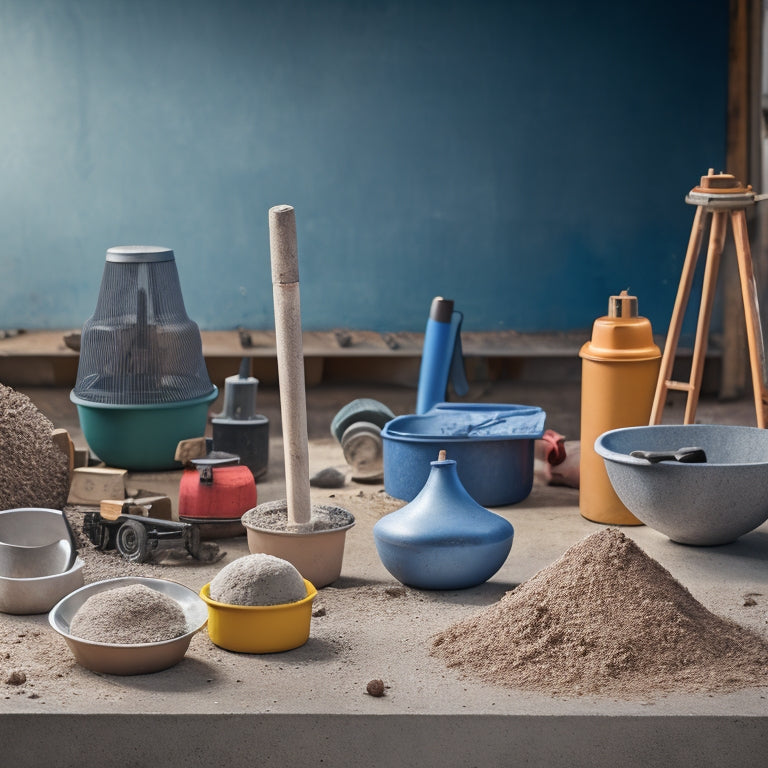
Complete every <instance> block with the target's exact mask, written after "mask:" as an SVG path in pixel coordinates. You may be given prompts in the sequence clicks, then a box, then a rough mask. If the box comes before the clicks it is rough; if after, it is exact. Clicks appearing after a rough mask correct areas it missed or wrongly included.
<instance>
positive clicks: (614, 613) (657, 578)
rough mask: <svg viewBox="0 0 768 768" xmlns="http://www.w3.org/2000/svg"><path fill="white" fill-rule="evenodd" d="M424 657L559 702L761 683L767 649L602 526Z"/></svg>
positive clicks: (767, 668) (767, 673)
mask: <svg viewBox="0 0 768 768" xmlns="http://www.w3.org/2000/svg"><path fill="white" fill-rule="evenodd" d="M431 651H432V654H433V655H435V656H437V657H439V658H441V659H443V660H445V662H446V664H447V665H448V666H449V667H455V668H457V669H459V670H461V671H462V672H464V673H465V674H467V675H470V676H475V677H477V678H479V679H481V680H484V681H486V682H490V683H496V684H499V685H504V686H508V687H515V688H523V689H533V690H541V691H545V692H548V693H552V694H560V695H580V694H587V693H589V694H610V695H614V696H625V697H626V696H628V697H633V696H640V695H646V694H649V693H653V692H656V693H658V692H672V691H681V692H682V691H685V692H692V691H712V692H714V691H720V692H723V691H728V690H736V689H739V688H745V687H752V686H762V685H768V642H766V641H765V640H763V639H762V638H761V637H759V636H757V635H756V634H754V633H752V632H750V631H748V630H746V629H744V628H743V627H741V626H739V625H737V624H735V623H734V622H732V621H729V620H727V619H724V618H721V617H719V616H716V615H715V614H713V613H712V612H710V611H709V610H707V609H706V608H705V607H704V606H703V605H702V604H701V603H699V602H698V601H697V600H696V599H695V598H694V597H693V595H691V593H690V592H689V591H688V590H687V589H686V588H685V587H683V586H682V585H681V584H680V583H679V582H678V581H676V580H675V579H674V577H673V576H672V575H671V574H670V573H669V572H668V571H667V570H666V569H665V568H664V567H663V566H661V565H660V564H659V563H658V562H657V561H655V560H654V559H653V558H651V557H649V556H648V555H646V554H645V553H644V552H643V551H642V550H641V549H640V548H639V547H638V546H637V545H636V544H635V543H634V542H633V541H632V540H631V539H629V538H627V537H626V536H625V535H624V534H623V533H621V532H619V531H618V530H616V529H610V528H608V529H604V530H602V531H600V532H598V533H595V534H593V535H591V536H589V537H588V538H586V539H584V540H583V541H581V542H579V543H578V544H576V545H574V546H573V547H571V548H570V549H569V550H568V551H566V552H565V554H564V555H563V556H562V557H561V558H560V559H559V560H557V561H556V562H555V563H553V564H552V565H550V566H548V567H547V568H544V569H542V570H541V571H539V572H538V573H537V574H536V575H534V576H533V577H532V578H531V579H529V580H528V581H527V582H525V583H523V584H521V585H520V586H519V587H517V588H516V589H514V590H513V591H512V592H509V593H507V594H506V595H505V596H504V597H503V598H502V599H501V600H500V601H499V602H498V603H496V604H495V605H492V606H490V607H489V608H487V609H485V610H484V611H482V612H481V613H479V614H478V615H477V616H475V617H472V618H470V619H466V620H464V621H461V622H458V623H457V624H455V625H454V626H452V627H449V628H448V629H447V630H445V631H444V632H442V633H440V634H439V635H437V637H436V638H435V639H434V642H433V645H432V649H431Z"/></svg>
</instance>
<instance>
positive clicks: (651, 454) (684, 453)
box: [629, 448, 707, 464]
mask: <svg viewBox="0 0 768 768" xmlns="http://www.w3.org/2000/svg"><path fill="white" fill-rule="evenodd" d="M629 455H630V456H632V457H634V458H636V459H645V460H646V461H648V462H649V463H651V464H658V463H659V462H660V461H677V462H679V463H680V464H704V463H706V461H707V454H706V453H705V452H704V449H703V448H678V449H677V450H676V451H632V452H631V453H630V454H629Z"/></svg>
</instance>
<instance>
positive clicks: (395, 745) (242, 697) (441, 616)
mask: <svg viewBox="0 0 768 768" xmlns="http://www.w3.org/2000/svg"><path fill="white" fill-rule="evenodd" d="M25 391H27V393H28V394H29V395H30V396H31V397H32V398H33V400H34V401H35V402H36V403H38V406H39V407H40V408H41V410H43V411H44V412H46V413H47V415H49V417H51V418H52V420H53V421H54V424H55V426H57V427H67V428H69V429H71V431H72V433H73V435H74V437H75V441H76V443H81V441H82V436H81V435H80V433H79V428H78V425H77V416H76V414H75V413H74V410H73V408H72V407H71V406H70V404H69V402H68V400H67V393H65V392H61V391H58V390H25ZM472 394H473V395H474V397H473V399H476V400H480V399H483V400H485V401H488V402H516V403H527V404H534V405H540V406H542V407H544V408H545V410H547V412H548V426H550V427H552V428H554V429H556V430H558V431H560V432H562V433H564V434H566V435H567V436H569V437H578V391H577V390H574V388H573V386H569V387H550V388H546V387H538V386H532V387H531V388H525V387H514V386H503V385H494V386H489V387H488V388H487V389H485V390H483V391H477V392H475V393H472ZM355 397H375V398H376V399H379V400H381V401H382V402H386V403H387V404H388V405H390V407H391V408H392V409H393V410H394V411H395V412H396V413H407V412H410V411H412V409H413V406H414V404H415V392H414V391H412V390H407V389H387V390H373V389H368V390H366V391H364V392H361V391H359V390H345V389H339V388H334V389H332V390H321V389H317V390H312V389H310V390H309V391H308V393H307V401H308V412H309V429H310V438H311V439H310V471H316V470H318V469H322V468H324V467H326V466H336V467H339V468H344V461H343V456H342V454H341V449H340V448H339V446H338V445H337V444H336V443H335V441H334V440H333V439H332V438H331V437H330V435H329V432H328V428H329V424H330V420H331V418H332V417H333V415H334V413H335V412H336V411H337V410H338V409H339V408H340V407H341V406H343V405H344V404H346V403H347V402H349V401H350V400H352V399H354V398H355ZM277 404H278V398H277V394H276V392H274V391H265V392H263V393H261V395H260V405H261V410H262V411H263V412H264V413H265V415H267V416H269V418H270V419H271V421H272V425H271V426H272V432H271V434H272V438H273V439H272V441H271V447H270V450H271V460H270V471H269V476H268V479H267V481H266V482H263V483H260V484H259V500H260V501H267V500H270V499H273V498H280V497H281V494H282V493H283V480H282V446H281V443H280V440H279V406H278V405H277ZM212 411H213V412H216V406H214V407H213V408H212ZM667 416H668V419H669V420H675V418H676V412H675V411H674V409H672V410H668V412H667ZM699 418H700V420H701V421H720V422H725V423H744V424H752V423H753V422H754V410H753V406H752V405H751V403H750V402H749V401H747V402H739V403H731V404H720V403H715V402H713V403H702V407H701V408H700V410H699ZM178 480H179V475H178V473H174V472H166V473H153V474H147V475H142V476H133V477H131V478H130V481H131V482H135V483H136V484H138V485H140V486H141V487H147V488H152V489H157V490H167V491H168V492H169V493H172V494H173V493H176V492H177V485H178ZM312 497H313V502H327V501H332V502H333V503H334V504H336V505H338V506H342V507H345V508H346V509H348V510H349V511H350V512H352V513H353V514H354V515H355V517H356V525H355V527H354V528H353V529H352V530H351V531H350V532H349V534H348V536H347V544H346V550H345V557H344V565H343V570H342V576H341V578H340V579H339V580H338V581H337V582H335V583H334V584H333V585H332V586H330V587H327V588H325V589H323V590H321V591H320V594H319V596H318V600H317V604H318V606H319V607H321V608H322V609H324V610H323V611H322V614H323V615H318V616H315V617H314V618H313V619H312V627H311V636H310V639H309V641H308V642H307V643H306V645H304V646H302V647H301V648H298V649H296V650H293V651H290V652H287V653H282V654H275V655H269V656H250V655H241V654H234V653H230V652H227V651H223V650H221V649H219V648H217V647H216V646H214V645H213V644H212V643H211V642H210V640H209V638H208V636H207V633H206V632H205V631H202V632H200V633H199V634H198V635H196V636H195V638H194V639H193V641H192V644H191V646H190V649H189V651H188V653H187V655H186V657H185V659H184V660H183V661H182V662H181V663H180V664H178V665H177V666H176V667H173V668H172V669H169V670H166V671H164V672H160V673H156V674H153V675H142V676H136V677H128V678H121V677H115V676H106V675H96V674H93V673H91V672H88V671H87V670H85V669H82V668H80V667H79V666H77V665H76V664H75V663H74V662H73V660H72V659H71V657H70V655H69V652H68V650H67V648H66V646H65V645H64V642H63V640H61V638H59V637H58V636H57V635H55V634H54V633H53V632H52V630H50V628H49V627H48V624H47V617H46V616H30V617H10V616H0V669H1V670H2V672H3V673H4V674H3V675H2V682H0V739H1V740H2V741H1V742H0V743H2V748H1V751H2V754H3V761H2V764H3V765H8V766H40V765H51V766H91V765H93V766H113V765H114V766H154V765H167V766H177V765H179V766H181V765H198V764H204V763H207V764H210V765H231V766H240V765H254V764H258V765H265V766H271V765H281V766H285V765H297V766H305V765H339V766H347V765H349V766H352V765H382V766H410V765H419V766H433V765H434V766H438V765H440V766H454V765H455V766H473V765H474V766H509V765H533V766H539V765H540V766H581V765H583V766H616V765H624V766H641V765H643V766H654V765H665V766H683V765H690V766H710V765H711V766H715V765H717V766H751V765H755V766H757V765H764V764H765V755H766V754H768V689H766V688H756V689H749V690H742V691H737V692H735V693H731V694H727V695H709V694H696V695H691V694H685V695H684V694H665V695H660V696H658V697H649V698H647V699H644V700H642V701H631V700H630V701H627V700H622V699H616V698H610V697H601V698H597V697H578V698H555V697H552V696H549V695H546V694H541V693H531V692H521V691H517V690H510V689H506V688H502V687H497V686H490V685H486V684H482V683H478V682H476V681H474V680H472V679H465V678H462V677H461V676H459V675H458V674H457V673H456V672H455V671H453V670H449V669H447V668H445V667H444V666H443V665H442V663H441V662H440V661H438V660H436V659H434V658H432V657H431V656H429V653H428V649H429V642H430V638H431V637H432V636H433V635H434V634H435V633H437V632H438V631H440V630H441V629H443V628H444V627H446V626H448V625H449V624H451V623H453V622H455V621H456V620H458V619H459V618H462V617H465V616H469V615H473V614H474V613H476V612H477V611H478V610H480V609H481V608H482V607H484V606H487V605H489V604H491V603H493V602H495V601H497V600H498V599H499V598H500V597H501V596H502V595H503V594H504V592H506V591H507V590H509V589H512V588H513V587H514V586H516V585H517V584H519V583H521V582H522V581H524V580H526V579H528V578H529V577H531V576H532V575H533V574H534V573H536V572H537V571H538V570H540V569H541V568H543V567H544V566H546V565H549V564H550V563H552V562H553V561H554V560H556V559H557V558H558V557H559V556H560V555H561V554H562V553H563V552H564V551H565V550H566V549H567V548H568V547H569V546H571V545H572V544H573V543H575V542H576V541H579V540H580V539H582V538H584V537H585V536H587V535H589V534H590V533H593V532H595V530H597V529H598V528H599V526H596V525H595V524H593V523H590V522H589V521H587V520H585V519H584V518H582V517H581V516H580V515H579V512H578V491H576V490H575V489H572V488H564V487H552V486H547V485H545V484H544V483H543V482H542V480H541V478H540V477H537V480H536V483H535V485H534V489H533V492H532V493H531V495H530V497H529V498H528V499H527V500H526V501H524V502H522V503H520V504H517V505H514V506H510V507H505V508H502V509H499V510H496V511H498V512H499V513H500V514H502V515H503V516H504V517H506V518H507V519H508V520H509V521H510V522H511V523H512V524H513V526H514V528H515V540H514V544H513V547H512V551H511V553H510V556H509V558H508V559H507V562H506V563H505V565H504V566H503V567H502V569H501V570H500V571H499V572H498V573H497V574H496V575H495V576H494V577H493V578H492V579H491V580H489V581H488V582H487V583H485V584H483V585H481V586H479V587H475V588H473V589H469V590H462V591H455V592H426V591H420V590H415V589H410V588H407V589H405V590H404V592H402V591H399V590H395V591H394V593H393V591H392V590H391V589H388V588H391V587H393V586H397V582H395V581H394V579H393V578H392V577H391V576H390V575H389V573H388V572H387V571H386V569H385V568H384V567H383V565H382V564H381V562H380V560H379V558H378V556H377V554H376V551H375V547H374V544H373V537H372V528H373V525H374V523H375V522H376V520H377V519H379V517H380V516H381V515H383V514H386V513H387V512H388V511H391V510H392V509H395V508H397V507H398V506H400V505H401V504H402V502H398V501H396V500H393V499H391V498H390V497H388V496H387V495H386V494H385V493H384V492H383V488H382V486H380V485H359V484H354V483H348V484H347V485H346V486H345V487H344V488H343V489H339V490H335V491H329V490H320V489H313V492H312ZM623 530H624V532H625V533H626V534H627V535H628V536H630V537H632V538H633V539H634V540H635V541H636V542H637V543H638V544H639V545H640V546H641V547H642V548H643V549H644V550H645V551H646V552H647V553H648V554H649V555H650V556H651V557H653V558H655V559H656V560H658V561H659V562H660V563H661V564H662V565H664V566H665V567H666V568H667V569H668V570H669V571H670V572H671V573H672V574H673V576H675V577H676V578H677V579H678V580H679V581H680V582H681V583H683V584H684V585H685V586H686V587H688V589H689V590H690V591H691V592H692V593H693V595H694V596H695V597H696V598H697V599H698V600H700V601H701V602H702V603H703V604H704V605H705V606H706V607H707V608H709V609H710V610H712V611H714V612H715V613H717V614H720V615H722V616H725V617H728V618H731V619H733V620H735V621H737V622H738V623H740V624H742V625H744V626H746V627H749V628H751V629H753V630H755V631H757V632H758V633H760V634H762V635H763V636H764V637H768V524H764V525H763V526H761V527H760V528H759V529H758V530H756V531H754V532H752V533H750V534H748V535H746V536H744V537H742V538H741V539H740V540H739V541H738V542H736V543H734V544H730V545H727V546H723V547H716V548H694V547H684V546H680V545H676V544H674V543H672V542H670V541H669V540H668V539H666V538H665V537H664V536H662V535H661V534H658V533H656V532H655V531H652V530H650V529H648V528H645V527H630V528H625V529H623ZM219 545H220V546H221V548H222V549H223V550H225V551H226V555H225V557H224V559H223V560H221V561H219V562H218V563H215V564H208V565H201V564H194V563H188V564H179V561H178V559H177V558H173V557H171V558H170V559H164V560H161V561H159V562H156V563H154V564H152V565H147V566H143V567H144V568H146V569H147V573H148V574H149V575H160V576H162V577H166V578H171V579H174V580H177V581H180V582H182V583H185V584H188V585H189V586H190V587H192V588H194V589H199V588H200V587H201V586H202V585H203V584H204V583H206V582H207V581H209V580H210V578H211V577H212V575H214V574H215V573H216V572H217V571H218V569H219V568H221V567H222V565H223V564H225V563H226V562H230V561H231V560H232V559H234V558H235V557H237V556H239V555H241V554H246V553H247V545H246V542H245V539H244V538H239V539H230V540H225V541H221V542H219ZM96 556H97V557H103V555H98V554H97V555H96ZM92 558H93V555H90V554H89V561H88V562H89V564H91V570H90V571H89V576H88V578H89V580H95V578H101V577H103V576H102V575H100V574H102V573H103V571H99V569H98V568H97V565H96V561H95V560H93V559H92ZM122 568H125V569H126V572H128V569H127V566H126V565H124V564H123V563H122V561H119V562H115V561H111V562H110V563H109V564H108V568H107V572H111V570H114V569H122ZM746 595H753V596H754V597H753V600H752V601H748V600H745V596H746ZM748 602H753V603H754V604H753V605H745V603H748ZM22 661H23V662H24V664H22V663H21V662H22ZM17 662H19V663H17ZM24 665H26V666H25V668H24V670H23V671H25V674H26V678H27V681H26V683H24V684H22V685H18V686H11V685H9V684H7V683H5V682H4V681H5V679H6V676H7V673H8V671H9V670H12V669H15V668H16V667H22V666H24ZM375 678H380V679H382V680H383V681H384V683H385V685H386V686H387V688H386V690H385V695H384V696H382V697H380V698H376V697H372V696H369V695H368V694H367V693H366V684H367V683H368V681H370V680H372V679H375Z"/></svg>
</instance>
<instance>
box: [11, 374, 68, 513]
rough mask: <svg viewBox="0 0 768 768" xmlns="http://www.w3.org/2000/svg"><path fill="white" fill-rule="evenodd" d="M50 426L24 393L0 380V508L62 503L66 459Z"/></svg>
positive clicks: (52, 506)
mask: <svg viewBox="0 0 768 768" xmlns="http://www.w3.org/2000/svg"><path fill="white" fill-rule="evenodd" d="M53 429H54V427H53V424H52V423H51V421H50V420H49V419H48V418H47V417H46V416H44V415H43V414H42V413H41V412H40V411H39V410H38V409H37V407H36V406H35V405H34V403H33V402H32V401H31V400H30V399H29V398H28V397H27V396H26V395H23V394H22V393H21V392H16V391H15V390H13V389H11V388H10V387H6V386H4V385H2V384H0V456H2V457H3V460H2V462H0V509H17V508H19V507H46V508H48V509H61V508H62V507H63V506H64V505H65V504H66V502H67V495H68V494H69V462H68V459H67V456H66V455H65V454H64V452H63V451H61V450H59V448H57V447H56V446H55V445H54V443H53V440H52V439H51V433H52V432H53Z"/></svg>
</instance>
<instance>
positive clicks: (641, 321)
mask: <svg viewBox="0 0 768 768" xmlns="http://www.w3.org/2000/svg"><path fill="white" fill-rule="evenodd" d="M579 357H580V358H581V359H582V368H581V464H580V472H579V475H580V477H579V511H580V512H581V514H582V516H583V517H586V518H587V519H588V520H593V521H594V522H596V523H606V524H609V525H641V522H640V521H639V520H638V519H637V518H636V517H635V516H634V515H633V514H632V513H631V512H630V511H629V510H628V509H627V508H626V507H625V506H624V505H623V504H622V503H621V501H620V500H619V497H618V496H617V495H616V492H615V491H614V490H613V486H612V485H611V481H610V480H609V479H608V473H607V472H606V469H605V464H604V462H603V459H602V457H601V456H600V455H599V454H598V453H597V452H596V451H595V448H594V446H595V440H596V439H597V438H598V437H599V436H600V435H601V434H603V432H607V431H608V430H610V429H619V428H620V427H635V426H641V425H646V424H648V422H649V419H650V416H651V407H652V405H653V396H654V393H655V390H656V382H657V380H658V375H659V364H660V360H661V351H660V350H659V348H658V346H656V344H654V341H653V331H652V329H651V323H650V321H649V320H648V319H646V318H644V317H639V316H638V314H637V298H636V297H635V296H629V295H628V294H627V291H622V292H621V293H620V294H619V295H618V296H611V297H610V299H609V302H608V315H607V316H605V317H599V318H597V320H595V322H594V325H593V327H592V338H591V340H590V341H588V342H587V343H586V344H584V346H583V347H582V348H581V351H580V352H579Z"/></svg>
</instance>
